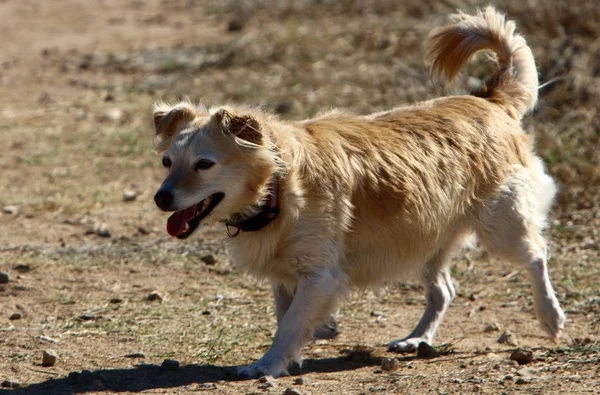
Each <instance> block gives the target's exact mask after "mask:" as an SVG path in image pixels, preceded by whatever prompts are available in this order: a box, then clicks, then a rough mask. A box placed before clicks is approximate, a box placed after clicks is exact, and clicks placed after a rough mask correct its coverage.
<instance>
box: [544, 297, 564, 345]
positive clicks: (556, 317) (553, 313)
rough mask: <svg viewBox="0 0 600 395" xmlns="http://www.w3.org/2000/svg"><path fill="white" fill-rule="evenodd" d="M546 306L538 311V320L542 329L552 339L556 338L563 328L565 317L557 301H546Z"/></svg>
mask: <svg viewBox="0 0 600 395" xmlns="http://www.w3.org/2000/svg"><path fill="white" fill-rule="evenodd" d="M546 307H547V308H545V309H542V310H541V311H540V312H539V313H538V320H539V321H540V325H541V326H542V329H543V330H544V331H545V332H546V333H548V334H549V335H550V337H551V338H552V340H556V339H558V338H559V337H560V334H561V332H562V331H563V329H565V321H566V320H567V319H566V317H565V313H563V311H562V309H561V308H560V306H559V305H558V301H556V303H548V304H547V305H546Z"/></svg>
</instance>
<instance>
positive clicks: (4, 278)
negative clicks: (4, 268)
mask: <svg viewBox="0 0 600 395" xmlns="http://www.w3.org/2000/svg"><path fill="white" fill-rule="evenodd" d="M9 282H10V276H9V275H8V273H6V272H0V284H8V283H9Z"/></svg>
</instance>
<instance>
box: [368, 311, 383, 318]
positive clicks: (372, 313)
mask: <svg viewBox="0 0 600 395" xmlns="http://www.w3.org/2000/svg"><path fill="white" fill-rule="evenodd" d="M371 317H377V318H379V317H385V314H383V313H382V312H381V311H371Z"/></svg>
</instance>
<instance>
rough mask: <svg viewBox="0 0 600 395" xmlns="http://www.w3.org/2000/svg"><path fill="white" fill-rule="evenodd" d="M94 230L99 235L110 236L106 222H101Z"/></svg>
mask: <svg viewBox="0 0 600 395" xmlns="http://www.w3.org/2000/svg"><path fill="white" fill-rule="evenodd" d="M94 231H95V232H96V234H97V235H98V236H100V237H110V236H111V233H110V230H109V229H108V226H106V224H101V225H100V226H98V227H97V228H96V229H94Z"/></svg>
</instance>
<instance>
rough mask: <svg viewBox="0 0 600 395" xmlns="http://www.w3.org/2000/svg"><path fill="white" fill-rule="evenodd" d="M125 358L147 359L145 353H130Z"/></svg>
mask: <svg viewBox="0 0 600 395" xmlns="http://www.w3.org/2000/svg"><path fill="white" fill-rule="evenodd" d="M125 358H146V356H145V355H144V353H143V352H140V351H135V352H130V353H129V354H125Z"/></svg>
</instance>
